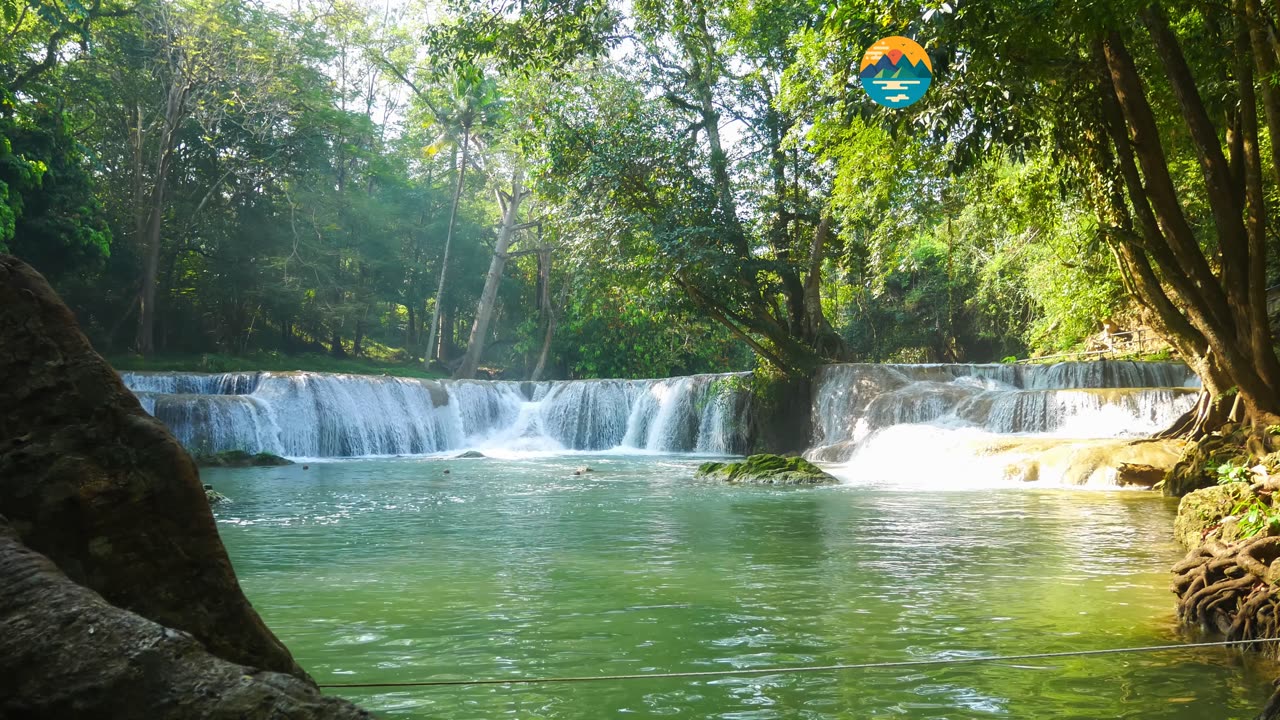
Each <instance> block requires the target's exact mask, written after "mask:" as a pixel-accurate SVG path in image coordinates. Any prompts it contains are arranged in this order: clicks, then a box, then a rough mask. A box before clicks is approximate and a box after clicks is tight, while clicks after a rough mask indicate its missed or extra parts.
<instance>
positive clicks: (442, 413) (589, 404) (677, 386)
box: [122, 372, 749, 458]
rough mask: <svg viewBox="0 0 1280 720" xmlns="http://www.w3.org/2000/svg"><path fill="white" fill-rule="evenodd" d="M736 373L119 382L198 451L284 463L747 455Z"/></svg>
mask: <svg viewBox="0 0 1280 720" xmlns="http://www.w3.org/2000/svg"><path fill="white" fill-rule="evenodd" d="M741 376H742V375H741V374H732V373H730V374H721V375H695V376H690V377H681V378H669V379H660V380H575V381H556V382H539V383H527V382H526V383H521V382H501V381H499V382H489V381H472V380H461V381H452V380H414V379H407V378H394V377H377V376H364V375H337V374H328V373H309V372H288V373H274V372H261V373H226V374H214V375H206V374H186V373H122V377H123V379H124V381H125V384H126V385H127V386H128V387H129V388H130V389H131V390H133V391H134V392H135V393H136V394H137V395H138V398H139V400H140V402H141V403H142V406H143V407H144V408H145V409H146V410H147V411H148V412H150V413H152V414H153V415H155V416H156V417H157V418H159V419H160V420H161V421H163V422H164V423H165V424H166V425H167V426H168V427H169V429H170V430H171V431H172V432H173V433H174V435H175V436H177V437H178V439H179V440H180V441H181V442H182V443H183V444H184V445H185V446H187V447H188V448H190V449H192V450H194V451H198V452H221V451H224V450H245V451H248V452H271V453H275V454H278V455H284V456H288V457H306V458H326V457H364V456H385V455H422V454H431V453H439V452H445V451H451V450H461V449H478V450H481V451H482V452H486V453H488V454H494V455H501V456H505V457H513V456H521V455H528V456H536V455H542V454H550V453H562V452H566V451H620V452H636V453H643V452H649V453H672V452H677V453H690V452H701V453H715V454H733V453H741V452H745V451H746V449H747V438H746V431H745V428H746V427H747V424H748V423H747V407H748V401H749V397H748V394H747V393H746V392H745V391H744V390H742V389H741V383H740V382H734V381H733V379H734V378H739V377H741Z"/></svg>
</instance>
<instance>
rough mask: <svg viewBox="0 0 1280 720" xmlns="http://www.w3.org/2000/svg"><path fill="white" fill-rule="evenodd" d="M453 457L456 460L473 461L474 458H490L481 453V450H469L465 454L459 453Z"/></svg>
mask: <svg viewBox="0 0 1280 720" xmlns="http://www.w3.org/2000/svg"><path fill="white" fill-rule="evenodd" d="M453 457H454V459H455V460H471V459H474V458H482V457H488V456H487V455H485V454H484V453H482V452H480V451H479V450H468V451H466V452H464V453H458V454H457V455H454V456H453Z"/></svg>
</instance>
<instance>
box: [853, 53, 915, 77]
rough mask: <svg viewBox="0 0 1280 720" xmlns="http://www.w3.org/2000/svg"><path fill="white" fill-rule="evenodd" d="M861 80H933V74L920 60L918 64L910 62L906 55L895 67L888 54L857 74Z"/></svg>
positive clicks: (899, 59) (900, 58)
mask: <svg viewBox="0 0 1280 720" xmlns="http://www.w3.org/2000/svg"><path fill="white" fill-rule="evenodd" d="M858 76H859V77H861V78H866V79H871V78H877V79H880V80H922V79H924V78H930V79H932V78H933V73H931V72H929V66H928V65H925V64H924V61H923V60H921V61H920V62H919V63H913V62H911V59H910V58H908V57H907V56H906V55H902V56H901V57H899V58H898V64H897V65H895V64H894V63H893V61H892V60H891V59H889V54H888V53H885V54H884V55H881V56H880V59H879V60H877V61H875V62H874V63H872V64H871V65H868V66H866V67H865V68H863V69H862V72H860V73H858Z"/></svg>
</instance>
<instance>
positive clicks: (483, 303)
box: [453, 165, 529, 379]
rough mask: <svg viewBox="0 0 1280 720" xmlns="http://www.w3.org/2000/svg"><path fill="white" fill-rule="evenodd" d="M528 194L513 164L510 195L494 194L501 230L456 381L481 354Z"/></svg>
mask: <svg viewBox="0 0 1280 720" xmlns="http://www.w3.org/2000/svg"><path fill="white" fill-rule="evenodd" d="M528 194H529V193H528V191H527V190H525V189H524V168H522V167H520V166H519V165H517V166H516V169H515V173H514V174H513V175H512V177H511V194H510V195H508V194H506V193H503V192H499V193H498V204H499V205H500V206H501V207H502V211H503V212H502V227H501V229H499V230H498V242H497V244H496V245H494V247H493V259H491V260H490V261H489V273H488V274H487V275H485V278H484V290H483V291H482V292H481V293H480V302H479V303H478V304H477V305H476V318H475V320H474V321H473V322H472V323H471V337H470V339H468V340H467V352H466V354H465V355H463V356H462V364H461V365H459V366H458V370H457V371H456V372H454V374H453V377H454V378H456V379H471V378H473V377H475V376H476V368H477V367H479V365H480V356H481V355H482V354H484V344H485V338H487V337H488V334H489V321H490V320H492V319H493V311H494V308H495V307H496V306H497V304H498V286H499V285H501V284H502V272H503V270H505V269H506V267H507V250H508V249H510V248H511V242H512V241H513V240H514V239H515V236H516V230H517V225H518V222H519V219H520V202H521V201H522V200H524V198H525V196H527V195H528Z"/></svg>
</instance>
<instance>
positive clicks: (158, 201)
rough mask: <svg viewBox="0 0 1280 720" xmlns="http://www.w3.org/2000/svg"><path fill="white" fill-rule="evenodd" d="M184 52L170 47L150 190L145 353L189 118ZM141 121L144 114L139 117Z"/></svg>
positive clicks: (151, 338) (150, 345)
mask: <svg viewBox="0 0 1280 720" xmlns="http://www.w3.org/2000/svg"><path fill="white" fill-rule="evenodd" d="M181 53H182V51H180V50H178V49H176V48H170V49H169V56H168V62H169V68H170V72H172V73H173V76H172V77H171V79H170V81H169V87H168V91H167V93H166V96H165V111H164V122H163V127H162V129H161V134H160V139H159V143H158V147H157V149H156V167H155V180H154V183H155V185H154V186H153V187H152V190H151V203H150V208H149V215H148V224H147V233H146V242H147V246H146V250H145V253H144V255H143V267H142V289H141V292H140V294H139V304H138V337H137V342H136V345H137V350H138V352H140V353H142V354H143V355H144V356H150V355H151V354H152V353H154V352H155V318H156V308H155V305H156V274H157V273H158V272H159V267H160V230H161V228H162V227H163V223H164V204H165V192H166V186H167V185H168V181H169V170H170V166H171V165H172V163H173V154H174V151H175V148H176V147H177V141H178V129H179V128H180V127H181V125H182V122H183V121H184V120H185V119H186V117H187V100H188V98H189V96H190V92H191V80H190V79H189V78H187V77H185V75H184V74H183V62H184V58H183V57H182V54H181ZM139 122H141V116H139ZM141 132H142V130H141V125H139V128H138V133H139V134H138V140H137V142H138V145H139V148H140V147H141V143H142V135H141Z"/></svg>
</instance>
